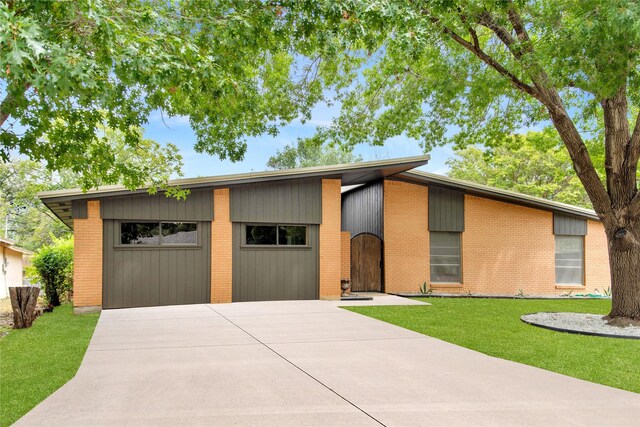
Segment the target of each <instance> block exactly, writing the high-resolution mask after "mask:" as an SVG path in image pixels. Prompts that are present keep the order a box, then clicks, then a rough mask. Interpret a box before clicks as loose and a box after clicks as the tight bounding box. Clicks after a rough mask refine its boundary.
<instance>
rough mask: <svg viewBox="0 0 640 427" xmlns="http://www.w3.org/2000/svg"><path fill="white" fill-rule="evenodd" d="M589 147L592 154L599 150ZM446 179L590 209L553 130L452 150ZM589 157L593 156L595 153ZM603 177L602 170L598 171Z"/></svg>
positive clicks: (594, 145)
mask: <svg viewBox="0 0 640 427" xmlns="http://www.w3.org/2000/svg"><path fill="white" fill-rule="evenodd" d="M590 145H592V146H593V147H592V151H595V150H597V149H598V148H599V145H597V144H590ZM454 153H455V155H456V156H455V157H453V158H451V159H449V160H447V165H448V166H449V168H450V169H449V174H448V175H449V176H450V177H452V178H457V179H463V180H466V181H473V182H477V183H480V184H485V185H490V186H492V187H497V188H504V189H506V190H513V191H518V192H520V193H524V194H530V195H532V196H537V197H542V198H544V199H548V200H555V201H557V202H562V203H568V204H571V205H575V206H581V207H584V208H588V209H591V208H592V206H591V201H590V200H589V197H588V196H587V193H586V191H585V190H584V187H583V186H582V183H581V182H580V180H579V179H578V177H577V176H576V174H575V173H573V169H572V164H571V158H570V157H569V154H568V153H567V150H565V148H564V146H563V144H562V142H561V141H560V139H559V138H558V134H557V132H555V130H553V129H546V130H545V131H543V132H529V133H526V134H523V135H510V136H508V137H505V140H504V141H502V142H500V143H497V144H496V145H495V147H493V148H486V147H478V146H468V147H465V148H456V149H454ZM593 155H596V154H595V153H594V154H593ZM598 173H599V174H600V175H604V170H598Z"/></svg>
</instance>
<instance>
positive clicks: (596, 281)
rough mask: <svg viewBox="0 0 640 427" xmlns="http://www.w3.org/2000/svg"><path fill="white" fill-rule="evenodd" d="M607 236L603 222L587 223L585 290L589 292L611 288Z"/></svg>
mask: <svg viewBox="0 0 640 427" xmlns="http://www.w3.org/2000/svg"><path fill="white" fill-rule="evenodd" d="M608 245H609V244H608V243H607V235H606V234H605V232H604V227H603V225H602V223H601V222H598V221H587V235H586V236H585V239H584V251H585V261H584V264H585V265H584V267H585V276H586V277H585V288H586V291H587V292H594V291H595V290H596V289H598V290H599V291H600V292H602V291H603V290H605V289H607V288H609V287H611V274H610V270H609V253H608V251H607V249H608Z"/></svg>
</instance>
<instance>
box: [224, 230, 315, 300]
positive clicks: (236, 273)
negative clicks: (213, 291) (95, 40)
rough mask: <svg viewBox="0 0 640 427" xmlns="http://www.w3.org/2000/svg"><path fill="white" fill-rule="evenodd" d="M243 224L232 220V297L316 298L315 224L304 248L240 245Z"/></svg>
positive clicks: (264, 298)
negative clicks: (249, 246)
mask: <svg viewBox="0 0 640 427" xmlns="http://www.w3.org/2000/svg"><path fill="white" fill-rule="evenodd" d="M243 226H244V224H241V223H237V222H236V223H234V224H233V272H232V277H233V279H232V281H233V301H234V302H239V301H280V300H307V299H318V286H319V258H318V240H319V238H318V232H319V226H318V225H309V226H308V227H309V228H308V242H307V243H308V246H309V247H307V248H292V247H286V248H246V247H242V240H243Z"/></svg>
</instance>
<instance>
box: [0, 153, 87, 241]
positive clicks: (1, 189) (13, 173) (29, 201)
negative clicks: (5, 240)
mask: <svg viewBox="0 0 640 427" xmlns="http://www.w3.org/2000/svg"><path fill="white" fill-rule="evenodd" d="M73 187H77V184H76V181H75V179H73V178H72V177H71V176H69V174H64V173H63V174H55V173H52V172H50V171H48V170H47V169H46V168H45V167H44V166H42V165H41V164H40V163H38V162H34V161H32V160H12V161H9V162H6V163H0V231H1V232H2V235H3V236H4V234H5V232H6V234H7V235H8V237H9V238H10V239H12V240H15V241H16V244H17V245H18V246H21V247H23V248H26V249H29V250H32V251H34V250H36V249H38V248H39V247H40V246H42V245H48V244H51V243H53V240H52V239H53V238H56V237H63V236H66V235H68V234H70V230H69V229H68V228H67V227H66V226H65V225H64V224H63V223H62V221H60V220H59V219H58V218H56V217H55V215H53V214H52V213H51V211H49V210H48V209H47V208H46V206H44V204H43V203H42V202H41V201H40V199H38V197H37V194H38V192H40V191H46V190H57V189H62V188H73ZM5 227H8V229H6V230H5Z"/></svg>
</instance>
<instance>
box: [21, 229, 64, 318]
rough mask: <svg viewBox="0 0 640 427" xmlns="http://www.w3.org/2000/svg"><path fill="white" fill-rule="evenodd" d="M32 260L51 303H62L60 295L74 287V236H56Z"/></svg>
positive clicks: (55, 304)
mask: <svg viewBox="0 0 640 427" xmlns="http://www.w3.org/2000/svg"><path fill="white" fill-rule="evenodd" d="M31 262H32V265H33V267H34V269H35V272H36V276H37V278H38V279H39V281H40V283H41V284H42V285H44V293H45V296H46V298H47V301H48V302H49V304H50V305H52V306H58V305H60V297H61V296H64V295H66V294H68V293H70V291H71V290H72V288H73V237H72V236H69V237H63V238H60V239H55V238H54V241H53V244H51V245H48V246H43V247H41V248H40V249H39V250H38V251H37V252H36V253H35V255H34V256H33V258H32V259H31Z"/></svg>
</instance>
